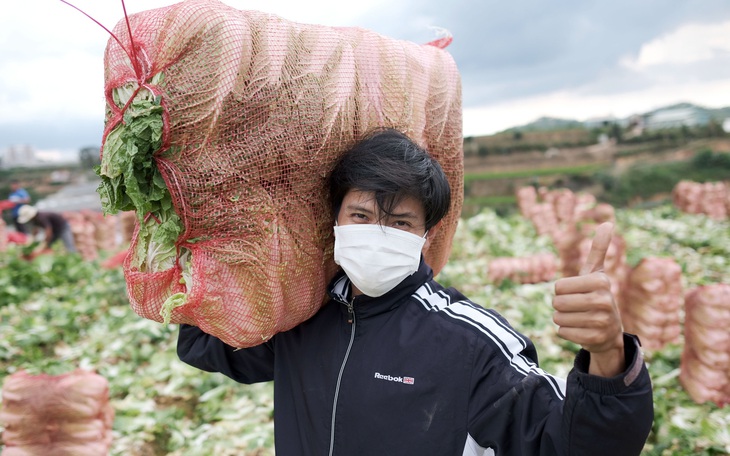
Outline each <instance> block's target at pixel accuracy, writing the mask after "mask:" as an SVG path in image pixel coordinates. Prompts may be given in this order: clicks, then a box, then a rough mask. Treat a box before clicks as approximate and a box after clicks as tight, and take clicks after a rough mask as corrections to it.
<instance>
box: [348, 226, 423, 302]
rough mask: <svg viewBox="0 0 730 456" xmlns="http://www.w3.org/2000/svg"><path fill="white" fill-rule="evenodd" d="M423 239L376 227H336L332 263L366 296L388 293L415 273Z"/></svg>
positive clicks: (396, 230)
mask: <svg viewBox="0 0 730 456" xmlns="http://www.w3.org/2000/svg"><path fill="white" fill-rule="evenodd" d="M425 243H426V235H425V234H424V235H423V237H420V236H417V235H415V234H412V233H408V232H406V231H403V230H399V229H397V228H390V227H387V226H382V225H378V224H358V225H344V226H338V225H335V263H337V264H339V265H340V266H341V267H342V269H343V270H344V271H345V274H347V277H349V278H350V280H351V281H352V283H353V284H355V286H356V287H357V288H358V289H359V290H360V291H362V292H363V293H364V294H365V295H367V296H372V297H374V298H375V297H378V296H382V295H384V294H385V293H387V292H389V291H390V290H392V289H393V288H395V286H396V285H398V284H399V283H401V282H402V281H403V279H405V278H406V277H408V276H409V275H411V274H413V273H414V272H416V271H417V270H418V265H419V263H420V261H421V249H422V248H423V245H424V244H425Z"/></svg>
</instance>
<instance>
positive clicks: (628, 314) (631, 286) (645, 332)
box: [621, 257, 684, 350]
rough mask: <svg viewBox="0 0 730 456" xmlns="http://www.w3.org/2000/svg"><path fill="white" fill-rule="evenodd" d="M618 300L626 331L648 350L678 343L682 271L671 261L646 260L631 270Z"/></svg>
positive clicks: (655, 258)
mask: <svg viewBox="0 0 730 456" xmlns="http://www.w3.org/2000/svg"><path fill="white" fill-rule="evenodd" d="M623 293H624V294H623V299H621V319H622V321H623V324H624V328H625V329H626V331H628V332H630V333H633V334H637V335H639V336H640V337H641V343H642V346H643V347H644V348H645V349H647V350H659V349H661V348H663V347H664V346H665V345H666V344H668V343H673V342H677V341H678V340H679V336H680V333H681V326H680V311H681V310H682V306H683V304H684V290H683V289H682V267H681V266H680V265H679V263H677V262H676V261H675V260H674V259H672V258H659V257H647V258H643V259H642V260H641V261H640V262H639V264H637V265H636V266H635V267H634V268H631V269H630V270H629V272H628V274H627V276H626V283H625V285H624V289H623Z"/></svg>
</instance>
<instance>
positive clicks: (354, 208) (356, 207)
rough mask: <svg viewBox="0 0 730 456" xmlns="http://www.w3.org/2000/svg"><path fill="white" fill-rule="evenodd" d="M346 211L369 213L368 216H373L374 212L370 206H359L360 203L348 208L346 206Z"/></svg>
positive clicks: (350, 205)
mask: <svg viewBox="0 0 730 456" xmlns="http://www.w3.org/2000/svg"><path fill="white" fill-rule="evenodd" d="M345 209H347V210H348V211H357V212H367V213H368V214H373V213H374V212H373V210H372V209H370V208H369V207H368V206H365V205H362V204H358V203H350V204H348V205H347V206H345Z"/></svg>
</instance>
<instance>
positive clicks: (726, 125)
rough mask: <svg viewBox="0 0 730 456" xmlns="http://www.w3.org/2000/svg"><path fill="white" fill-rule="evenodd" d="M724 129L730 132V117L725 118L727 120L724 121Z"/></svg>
mask: <svg viewBox="0 0 730 456" xmlns="http://www.w3.org/2000/svg"><path fill="white" fill-rule="evenodd" d="M722 131H724V132H725V133H730V117H728V118H727V119H725V121H724V122H723V123H722Z"/></svg>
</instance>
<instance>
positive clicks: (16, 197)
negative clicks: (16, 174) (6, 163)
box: [8, 180, 30, 234]
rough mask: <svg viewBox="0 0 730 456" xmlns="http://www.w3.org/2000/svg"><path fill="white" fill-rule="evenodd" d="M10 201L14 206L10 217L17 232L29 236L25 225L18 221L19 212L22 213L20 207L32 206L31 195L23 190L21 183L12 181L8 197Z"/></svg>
mask: <svg viewBox="0 0 730 456" xmlns="http://www.w3.org/2000/svg"><path fill="white" fill-rule="evenodd" d="M8 200H9V201H10V202H11V203H13V204H14V206H13V207H12V208H11V210H10V211H11V212H10V215H11V217H12V219H13V225H15V230H16V231H17V232H19V233H23V234H28V230H27V228H26V226H25V224H23V223H21V222H19V221H18V211H20V207H21V206H23V205H24V204H30V194H29V193H28V191H27V190H26V189H24V188H23V186H22V185H21V184H20V181H18V180H12V181H11V182H10V196H8Z"/></svg>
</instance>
